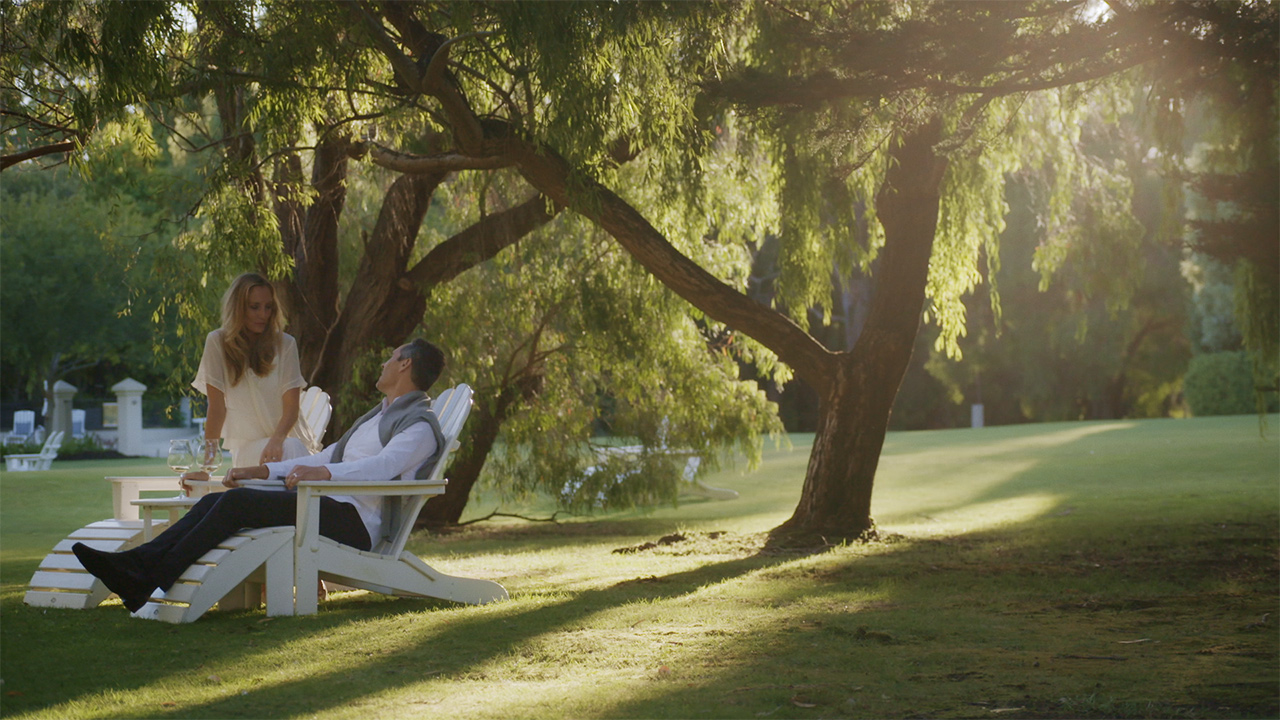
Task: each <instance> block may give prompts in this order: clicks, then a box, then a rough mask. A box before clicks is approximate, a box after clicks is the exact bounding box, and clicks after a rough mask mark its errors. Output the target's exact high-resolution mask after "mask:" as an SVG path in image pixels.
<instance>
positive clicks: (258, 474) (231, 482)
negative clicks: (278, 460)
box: [222, 465, 270, 488]
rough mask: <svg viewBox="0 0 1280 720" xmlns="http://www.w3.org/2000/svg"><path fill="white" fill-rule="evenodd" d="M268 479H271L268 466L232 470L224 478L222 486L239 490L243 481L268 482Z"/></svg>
mask: <svg viewBox="0 0 1280 720" xmlns="http://www.w3.org/2000/svg"><path fill="white" fill-rule="evenodd" d="M268 477H270V471H269V470H267V466H266V465H255V466H254V467H242V468H231V469H230V470H228V471H227V475H226V477H224V478H222V484H223V485H226V486H227V487H229V488H238V487H240V481H241V480H266V479H267V478H268Z"/></svg>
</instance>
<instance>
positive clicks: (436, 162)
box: [350, 141, 515, 175]
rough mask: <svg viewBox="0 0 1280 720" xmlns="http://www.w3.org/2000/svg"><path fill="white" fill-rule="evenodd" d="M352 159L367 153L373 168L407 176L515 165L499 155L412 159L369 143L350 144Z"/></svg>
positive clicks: (446, 154) (419, 157) (410, 155)
mask: <svg viewBox="0 0 1280 720" xmlns="http://www.w3.org/2000/svg"><path fill="white" fill-rule="evenodd" d="M350 152H351V157H353V158H362V157H364V156H365V154H366V153H367V154H368V156H369V159H370V160H372V161H373V163H374V164H375V165H378V166H379V167H384V168H386V169H388V170H395V171H396V172H402V173H410V174H418V175H421V174H425V173H438V172H457V171H458V170H497V169H499V168H504V167H511V166H512V165H514V164H515V163H514V162H513V161H512V160H511V159H509V158H505V157H502V156H500V155H492V156H489V157H471V156H469V155H459V154H458V153H444V154H441V155H413V154H410V153H402V152H399V151H397V150H392V149H390V148H388V147H385V146H383V145H379V144H377V143H375V142H371V141H363V142H354V143H352V144H351V151H350Z"/></svg>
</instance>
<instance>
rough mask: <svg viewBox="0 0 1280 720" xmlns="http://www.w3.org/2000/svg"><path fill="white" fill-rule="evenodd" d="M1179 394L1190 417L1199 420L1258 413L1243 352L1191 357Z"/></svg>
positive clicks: (1251, 381)
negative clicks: (1183, 397) (1182, 396)
mask: <svg viewBox="0 0 1280 720" xmlns="http://www.w3.org/2000/svg"><path fill="white" fill-rule="evenodd" d="M1182 392H1183V395H1184V396H1185V397H1186V399H1187V405H1189V406H1190V407H1191V412H1192V414H1194V415H1198V416H1202V417H1203V416H1206V415H1245V414H1248V413H1252V412H1257V410H1258V405H1257V397H1256V395H1255V392H1254V383H1253V370H1252V368H1251V366H1250V363H1249V356H1248V355H1247V354H1246V353H1245V352H1244V351H1243V350H1238V351H1235V352H1218V353H1209V354H1205V355H1197V356H1195V357H1193V358H1191V365H1190V366H1189V367H1188V368H1187V376H1186V379H1184V380H1183V383H1182ZM1269 404H1274V403H1269Z"/></svg>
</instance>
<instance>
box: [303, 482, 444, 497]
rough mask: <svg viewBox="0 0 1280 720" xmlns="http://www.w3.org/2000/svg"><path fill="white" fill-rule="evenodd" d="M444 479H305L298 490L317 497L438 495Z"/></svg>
mask: <svg viewBox="0 0 1280 720" xmlns="http://www.w3.org/2000/svg"><path fill="white" fill-rule="evenodd" d="M447 482H448V481H446V480H424V481H405V480H389V481H386V482H359V481H354V480H353V481H345V482H344V481H341V480H338V481H335V480H307V481H303V482H300V483H298V492H299V493H302V492H303V490H306V491H307V492H308V493H309V494H313V495H315V496H317V497H325V496H329V495H440V494H443V493H444V490H445V486H446V484H447Z"/></svg>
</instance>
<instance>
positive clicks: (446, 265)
mask: <svg viewBox="0 0 1280 720" xmlns="http://www.w3.org/2000/svg"><path fill="white" fill-rule="evenodd" d="M562 208H563V206H562V205H557V206H555V207H554V208H553V211H552V212H548V211H547V199H546V198H545V197H544V196H542V195H535V196H534V197H532V198H530V199H528V200H526V201H524V202H523V203H521V204H519V205H517V206H515V207H513V208H510V209H508V210H504V211H502V212H498V213H494V214H492V215H488V216H486V217H485V218H484V219H483V220H481V221H480V222H478V223H476V224H474V225H472V226H471V227H469V228H467V229H466V230H463V231H462V232H460V233H458V234H457V235H454V236H453V237H451V238H449V239H448V240H445V241H444V242H442V243H440V244H439V245H437V246H435V247H434V248H432V249H431V252H428V253H427V255H426V257H424V258H422V259H421V260H419V261H418V263H417V264H416V265H414V266H413V268H412V269H410V270H409V272H407V273H405V276H404V278H402V279H401V281H400V282H401V285H402V286H412V285H416V286H418V287H419V288H421V289H423V290H427V289H429V288H430V287H432V286H435V285H439V284H441V283H446V282H449V281H450V280H452V279H453V278H455V277H457V276H459V275H461V274H462V273H463V272H465V271H466V270H468V269H470V268H473V267H475V266H476V265H479V264H481V263H483V262H485V261H486V260H488V259H490V258H492V257H494V256H495V255H497V254H498V253H499V252H502V250H503V249H504V248H506V247H508V246H510V245H511V244H512V243H514V242H515V241H517V240H519V239H520V238H522V237H524V236H525V235H528V234H529V233H530V232H532V231H534V230H536V229H537V228H539V227H542V226H543V225H545V224H547V223H549V222H551V220H552V219H553V218H555V216H556V215H558V214H559V213H560V210H561V209H562ZM406 289H407V287H406Z"/></svg>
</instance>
